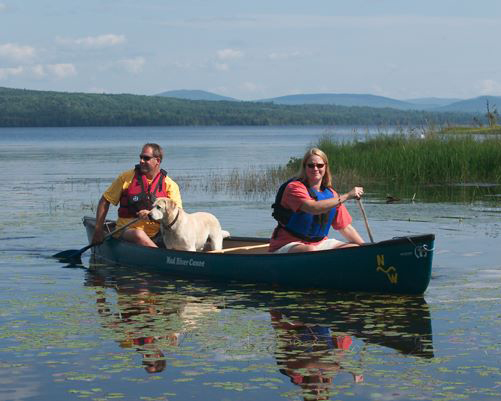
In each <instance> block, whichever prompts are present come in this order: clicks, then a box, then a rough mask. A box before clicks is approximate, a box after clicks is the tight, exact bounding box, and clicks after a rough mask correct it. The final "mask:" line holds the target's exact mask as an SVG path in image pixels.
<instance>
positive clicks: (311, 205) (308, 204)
mask: <svg viewBox="0 0 501 401" xmlns="http://www.w3.org/2000/svg"><path fill="white" fill-rule="evenodd" d="M363 193H364V189H363V188H362V187H354V188H353V189H352V190H351V191H350V192H348V193H346V194H343V195H339V196H336V197H334V198H331V199H324V200H319V201H316V200H314V199H305V200H304V202H303V203H302V204H301V206H300V207H299V209H300V210H302V211H303V212H306V213H311V214H322V213H325V212H328V211H329V210H331V209H332V208H334V207H336V206H339V205H340V204H341V203H343V202H346V201H347V200H348V199H354V198H357V199H359V198H360V197H361V196H362V195H363Z"/></svg>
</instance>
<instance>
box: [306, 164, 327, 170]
mask: <svg viewBox="0 0 501 401" xmlns="http://www.w3.org/2000/svg"><path fill="white" fill-rule="evenodd" d="M307 166H308V167H309V168H315V167H318V169H319V170H320V169H321V168H323V167H324V166H325V164H324V163H308V164H307Z"/></svg>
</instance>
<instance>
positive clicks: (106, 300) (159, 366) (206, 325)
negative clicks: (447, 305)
mask: <svg viewBox="0 0 501 401" xmlns="http://www.w3.org/2000/svg"><path fill="white" fill-rule="evenodd" d="M85 285H86V286H90V287H93V290H94V291H95V294H96V308H97V312H98V315H99V317H100V322H101V326H102V327H103V328H104V329H105V330H106V331H107V332H108V333H109V334H110V335H111V337H112V338H113V340H114V341H116V342H117V343H118V345H119V346H120V347H121V348H124V349H125V348H129V349H131V348H132V349H135V350H136V351H137V352H138V353H139V354H140V355H141V363H142V366H143V367H144V369H145V371H146V372H148V373H159V372H163V371H164V370H166V368H168V363H167V361H169V360H171V359H172V355H175V354H179V353H180V350H181V349H182V348H183V347H186V348H187V349H188V348H190V347H192V345H193V341H194V340H193V339H194V338H195V341H196V342H198V343H199V345H200V347H199V348H198V349H197V350H196V354H197V355H196V358H200V354H203V353H204V352H205V353H206V354H207V355H206V356H207V358H209V354H210V353H211V352H219V353H226V354H232V355H229V357H228V358H227V359H225V362H226V363H227V362H228V361H230V362H231V361H232V360H233V361H235V360H238V358H236V359H232V357H234V352H233V351H234V350H233V349H232V347H240V346H241V344H247V348H249V349H251V350H252V358H253V359H270V358H271V359H272V360H274V362H275V364H276V366H277V372H280V373H281V374H283V375H285V376H286V377H287V378H288V379H289V380H287V381H286V382H290V383H293V384H294V385H295V386H297V387H296V388H297V389H300V391H301V394H302V396H303V397H304V398H305V399H317V400H325V399H329V398H330V397H331V396H332V395H333V394H335V387H336V381H337V380H336V377H338V376H339V375H341V374H348V375H349V376H351V382H352V383H353V385H357V384H358V383H363V382H364V381H366V380H367V377H368V376H369V377H370V375H371V370H370V368H369V369H367V366H366V365H367V364H372V363H374V357H373V355H372V356H371V355H370V354H371V352H374V347H376V348H377V349H378V350H380V348H378V347H379V346H383V347H385V349H387V350H389V352H392V351H396V352H398V353H400V354H402V355H410V356H413V357H419V358H424V359H430V358H433V356H434V352H433V343H432V329H431V320H430V313H429V309H428V305H427V304H426V301H425V300H424V299H423V298H422V297H402V296H387V295H374V294H343V293H332V292H325V291H318V292H304V291H280V290H276V289H272V288H270V287H263V286H251V285H244V284H239V283H234V284H233V283H232V284H230V285H225V286H223V285H218V284H215V283H210V282H206V281H201V280H200V281H198V280H197V281H193V280H192V281H188V280H180V279H173V278H169V277H162V276H160V275H156V274H152V273H140V272H136V271H134V270H132V269H128V268H122V267H111V266H103V265H99V264H97V263H96V261H91V267H90V269H89V270H88V272H87V273H86V280H85ZM242 311H246V313H247V318H248V316H249V314H255V315H265V316H268V320H267V321H266V322H265V325H266V327H267V334H266V333H264V334H263V333H256V331H255V330H254V331H253V334H254V335H253V336H249V332H246V331H245V330H241V331H239V330H238V328H233V329H230V330H228V327H223V328H222V325H224V320H225V319H227V317H228V315H231V314H235V315H236V317H237V324H239V325H241V326H242V327H244V326H245V324H246V322H245V318H244V317H243V316H242V315H241V314H239V313H241V312H242ZM225 316H226V317H225ZM238 319H241V320H240V321H238ZM227 320H228V319H227ZM230 320H231V319H230ZM232 325H234V321H233V323H232ZM218 331H220V332H219V333H218ZM222 331H224V332H225V334H224V335H221V332H222ZM228 332H231V333H230V334H228ZM188 337H189V341H183V340H186V339H187V338H188ZM222 337H224V338H225V341H226V342H227V343H225V344H221V342H218V341H216V340H215V339H217V338H222ZM270 339H271V341H269V340H270ZM249 341H251V342H253V344H248V343H249ZM239 344H240V345H239ZM242 348H243V347H242ZM371 349H372V351H371ZM201 350H203V351H201ZM183 356H184V357H186V356H187V354H186V353H185V354H183ZM169 358H170V359H169ZM364 370H367V372H364ZM200 374H202V373H200ZM343 380H345V379H342V380H341V381H343Z"/></svg>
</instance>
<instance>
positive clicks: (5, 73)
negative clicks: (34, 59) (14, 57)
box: [0, 66, 24, 79]
mask: <svg viewBox="0 0 501 401" xmlns="http://www.w3.org/2000/svg"><path fill="white" fill-rule="evenodd" d="M23 72H24V67H21V66H20V67H11V68H0V79H7V78H9V77H11V76H17V75H21V74H22V73H23Z"/></svg>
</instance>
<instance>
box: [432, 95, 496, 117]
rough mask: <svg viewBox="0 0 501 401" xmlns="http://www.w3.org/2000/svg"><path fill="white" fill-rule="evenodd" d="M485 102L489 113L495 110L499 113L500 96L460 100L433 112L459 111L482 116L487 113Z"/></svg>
mask: <svg viewBox="0 0 501 401" xmlns="http://www.w3.org/2000/svg"><path fill="white" fill-rule="evenodd" d="M487 101H489V106H490V108H491V111H492V110H494V108H496V109H497V110H498V112H501V96H479V97H476V98H473V99H466V100H461V101H459V102H455V103H452V104H449V105H447V106H444V107H439V108H437V109H435V111H459V112H467V113H482V114H483V113H485V112H486V111H487V107H486V102H487Z"/></svg>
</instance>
